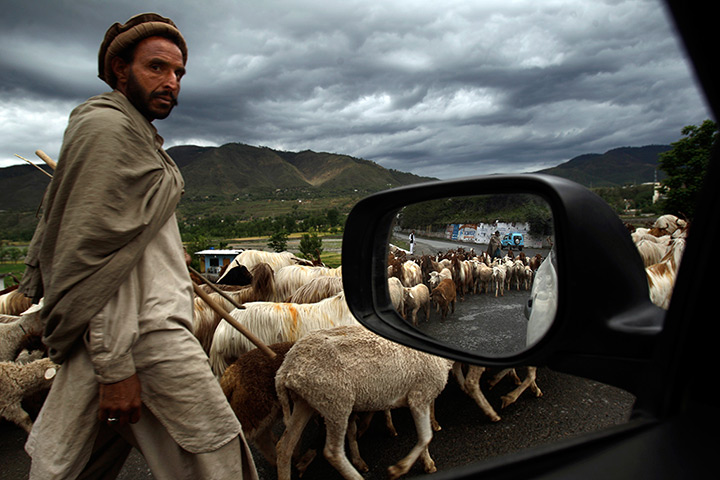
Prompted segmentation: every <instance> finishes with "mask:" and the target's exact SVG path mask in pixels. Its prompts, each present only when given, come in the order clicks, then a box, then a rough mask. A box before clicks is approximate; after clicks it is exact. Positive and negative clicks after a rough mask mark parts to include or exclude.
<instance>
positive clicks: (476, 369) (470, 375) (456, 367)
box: [452, 362, 500, 422]
mask: <svg viewBox="0 0 720 480" xmlns="http://www.w3.org/2000/svg"><path fill="white" fill-rule="evenodd" d="M465 368H467V373H465V372H464V369H465ZM485 369H486V368H485V367H481V366H479V365H466V364H463V363H461V362H455V363H453V366H452V372H453V376H454V377H455V380H457V382H458V384H459V385H460V388H461V389H462V391H463V392H465V393H466V394H467V395H468V396H469V397H470V398H472V399H473V400H475V403H477V404H478V406H479V407H480V410H482V411H483V413H484V414H485V415H487V417H488V418H489V419H490V421H492V422H499V421H500V415H498V414H497V412H496V411H495V409H494V408H492V406H491V405H490V402H488V401H487V398H485V395H484V394H483V393H482V390H480V377H481V376H482V374H483V373H484V372H485Z"/></svg>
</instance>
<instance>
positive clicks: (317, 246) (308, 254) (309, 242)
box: [299, 232, 323, 262]
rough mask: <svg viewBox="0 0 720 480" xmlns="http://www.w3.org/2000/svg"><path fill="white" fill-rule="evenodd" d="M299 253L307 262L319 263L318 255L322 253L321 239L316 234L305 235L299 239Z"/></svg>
mask: <svg viewBox="0 0 720 480" xmlns="http://www.w3.org/2000/svg"><path fill="white" fill-rule="evenodd" d="M299 249H300V253H301V254H302V255H303V257H305V258H307V259H308V260H315V261H318V262H320V255H321V254H322V252H323V246H322V238H320V237H318V236H317V234H316V233H314V232H313V233H305V234H303V236H302V238H301V239H300V246H299Z"/></svg>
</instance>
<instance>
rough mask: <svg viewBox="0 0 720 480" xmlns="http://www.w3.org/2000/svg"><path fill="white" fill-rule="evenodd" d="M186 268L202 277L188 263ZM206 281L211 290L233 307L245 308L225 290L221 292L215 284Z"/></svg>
mask: <svg viewBox="0 0 720 480" xmlns="http://www.w3.org/2000/svg"><path fill="white" fill-rule="evenodd" d="M188 270H190V271H191V272H192V273H194V274H195V275H197V276H198V277H202V275H200V273H198V271H197V270H195V269H194V268H192V267H191V266H190V265H188ZM206 282H207V285H208V286H209V287H210V288H212V290H213V291H214V292H215V293H219V294H220V295H221V296H222V297H223V298H224V299H225V300H227V301H228V302H230V303H232V305H233V307H235V308H245V307H243V306H242V305H240V304H239V303H237V302H236V301H235V299H234V298H232V297H231V296H230V295H228V294H227V293H226V292H223V291H222V290H220V289H219V288H218V287H217V286H215V284H213V283H212V282H210V281H209V280H206Z"/></svg>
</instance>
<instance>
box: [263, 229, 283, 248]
mask: <svg viewBox="0 0 720 480" xmlns="http://www.w3.org/2000/svg"><path fill="white" fill-rule="evenodd" d="M287 240H288V233H287V231H285V229H282V230H278V231H276V232H275V233H273V234H272V235H270V238H269V239H268V243H267V246H268V247H270V248H272V249H273V251H275V252H284V251H285V250H286V249H287Z"/></svg>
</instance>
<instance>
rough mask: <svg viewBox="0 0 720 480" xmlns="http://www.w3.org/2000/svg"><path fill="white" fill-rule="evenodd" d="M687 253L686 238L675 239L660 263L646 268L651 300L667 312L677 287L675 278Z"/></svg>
mask: <svg viewBox="0 0 720 480" xmlns="http://www.w3.org/2000/svg"><path fill="white" fill-rule="evenodd" d="M684 251H685V238H684V237H678V238H675V239H674V240H673V242H672V244H671V245H670V248H669V249H668V251H667V253H665V256H664V257H663V258H662V260H660V262H658V263H656V264H654V265H650V266H649V267H646V268H645V274H646V277H647V281H648V287H649V288H650V300H651V301H652V302H653V303H654V304H655V305H657V306H659V307H661V308H663V309H665V310H667V309H668V308H669V307H670V298H671V297H672V291H673V288H674V286H675V278H676V276H677V272H678V269H679V268H680V261H681V260H682V256H683V253H684Z"/></svg>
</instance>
